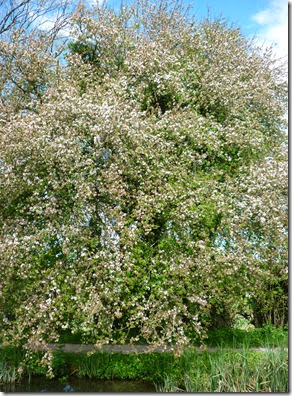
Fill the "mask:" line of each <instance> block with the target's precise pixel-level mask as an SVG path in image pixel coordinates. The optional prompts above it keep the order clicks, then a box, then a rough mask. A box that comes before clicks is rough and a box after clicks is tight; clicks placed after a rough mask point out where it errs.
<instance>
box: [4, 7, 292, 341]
mask: <svg viewBox="0 0 292 396" xmlns="http://www.w3.org/2000/svg"><path fill="white" fill-rule="evenodd" d="M71 25H72V32H71V41H70V44H69V46H68V50H67V52H66V53H64V54H63V61H62V62H57V61H56V59H55V58H54V57H53V56H51V55H50V54H48V53H47V52H46V51H45V50H44V48H45V47H46V45H45V44H46V43H45V41H44V40H41V41H35V38H34V39H31V40H30V39H29V37H28V38H27V40H28V41H27V42H28V46H27V47H23V46H22V45H20V44H19V45H16V46H15V45H14V43H13V42H10V43H4V42H2V43H1V46H6V47H5V48H6V50H7V51H9V50H11V48H12V49H13V51H15V53H16V54H17V53H21V62H22V63H21V64H15V80H16V81H18V80H17V79H18V78H20V81H19V82H18V84H20V85H21V84H22V82H23V80H21V78H22V76H23V75H22V74H17V70H18V69H19V68H26V69H25V70H27V72H28V73H29V75H30V76H31V78H32V79H33V81H34V85H33V86H34V87H35V89H36V91H35V92H36V94H35V95H33V93H32V92H31V91H30V92H29V95H28V94H27V93H26V92H23V95H24V96H25V101H26V105H25V106H19V103H18V102H17V98H15V99H14V97H13V92H12V94H11V97H10V99H9V101H8V103H7V102H5V101H2V103H1V110H3V116H2V117H1V118H0V182H1V190H0V208H1V210H0V223H1V227H0V257H1V259H0V271H1V288H0V300H1V303H0V318H1V337H2V339H3V340H5V341H7V342H14V343H17V344H25V345H26V346H27V347H28V348H29V347H32V346H33V345H39V344H40V343H41V344H46V343H47V342H50V341H57V340H58V339H59V336H60V334H62V332H64V331H70V332H72V333H77V332H78V333H81V335H82V336H83V339H84V340H85V341H87V342H92V341H94V342H98V343H113V342H119V343H124V342H134V341H137V340H138V339H141V338H143V339H144V340H145V341H146V342H149V343H160V344H163V343H176V344H178V345H186V344H188V343H189V342H190V341H191V340H192V339H194V337H199V338H201V337H203V336H204V334H205V330H206V328H207V327H208V326H210V325H211V324H212V321H213V324H214V323H216V320H217V319H218V318H220V315H221V316H222V317H224V320H227V319H228V320H230V321H232V319H233V318H234V315H235V314H236V313H238V312H245V311H246V312H248V311H247V310H248V309H254V312H253V314H254V316H255V318H261V323H263V322H264V321H266V322H267V321H271V322H272V323H275V324H277V325H283V324H284V323H285V321H286V320H287V316H286V315H287V301H286V298H287V263H286V260H287V259H286V255H287V159H286V157H287V147H286V134H285V119H284V117H283V115H284V114H285V106H286V95H287V89H286V83H285V81H284V80H283V78H282V76H283V74H282V70H281V69H280V67H279V66H278V63H277V62H276V61H275V60H274V59H273V57H272V56H271V53H270V52H269V51H266V52H263V51H261V50H260V49H259V48H257V47H256V46H255V45H254V44H253V43H252V42H249V41H247V40H246V39H245V38H244V36H243V35H242V34H241V32H240V30H239V29H237V28H233V27H229V26H228V25H227V24H226V23H225V22H224V21H222V20H214V21H211V20H209V19H207V20H205V21H203V22H200V23H196V22H195V21H194V20H193V19H192V18H191V16H190V14H185V13H184V8H183V7H182V6H181V5H180V4H179V3H176V2H174V3H168V2H167V1H164V0H162V1H160V2H159V3H151V2H149V1H148V0H141V1H140V0H139V1H138V2H136V3H135V4H134V5H125V6H124V7H122V8H121V9H120V11H119V12H114V11H113V10H111V9H109V8H108V7H107V6H100V7H97V8H96V9H94V10H93V11H92V10H91V11H89V10H86V9H84V8H83V7H82V6H79V8H78V9H77V10H76V12H75V14H74V17H73V18H72V21H71ZM9 46H10V47H9ZM8 47H9V48H10V49H9V48H8ZM18 59H20V58H18ZM19 62H20V60H19ZM23 65H24V66H23ZM27 80H28V79H26V80H25V81H26V82H25V84H27ZM1 89H2V87H1ZM3 89H4V88H3ZM6 89H7V86H6ZM39 98H41V100H38V99H39ZM23 100H24V99H23ZM13 103H18V105H17V106H13ZM216 318H217V319H216Z"/></svg>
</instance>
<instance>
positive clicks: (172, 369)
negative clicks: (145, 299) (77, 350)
mask: <svg viewBox="0 0 292 396" xmlns="http://www.w3.org/2000/svg"><path fill="white" fill-rule="evenodd" d="M12 351H13V349H11V348H10V351H8V350H7V348H2V349H1V353H0V382H1V383H4V382H5V383H13V382H17V381H18V380H20V378H21V377H20V374H19V372H18V368H19V366H20V362H21V357H22V354H23V352H22V351H21V350H20V349H16V348H14V352H13V353H12V354H11V352H12ZM9 352H10V354H9ZM38 357H39V354H35V359H34V358H32V361H31V362H30V363H29V364H28V365H27V366H24V372H23V376H32V375H44V374H45V369H44V368H43V367H40V366H39V365H38V364H37V358H38ZM53 367H54V374H55V376H56V377H57V378H59V379H60V380H62V379H64V378H68V377H70V376H76V377H80V378H96V379H101V380H104V379H123V380H125V379H129V380H146V381H151V382H154V383H155V384H156V388H157V390H158V391H159V392H177V391H186V392H288V353H287V351H286V350H285V349H284V348H280V349H279V350H278V351H277V352H275V351H270V352H255V351H251V350H249V349H246V348H242V349H240V350H239V351H234V350H232V349H230V350H226V349H219V350H218V351H217V352H213V353H208V352H203V353H201V354H199V353H197V352H196V351H195V350H188V351H186V352H185V353H184V354H183V355H181V356H175V355H173V354H167V353H164V354H163V353H149V354H139V355H138V354H120V353H115V354H107V353H95V354H92V355H90V356H88V355H83V354H69V353H60V352H56V353H54V359H53Z"/></svg>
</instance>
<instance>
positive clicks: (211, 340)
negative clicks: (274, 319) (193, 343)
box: [206, 325, 288, 348]
mask: <svg viewBox="0 0 292 396" xmlns="http://www.w3.org/2000/svg"><path fill="white" fill-rule="evenodd" d="M206 344H207V345H208V346H214V347H226V348H227V347H230V348H241V347H245V348H248V347H266V348H271V347H287V345H288V328H284V329H277V328H276V327H274V326H271V325H266V326H264V327H262V328H254V329H249V330H242V329H236V328H226V329H215V330H210V331H209V332H208V339H207V340H206Z"/></svg>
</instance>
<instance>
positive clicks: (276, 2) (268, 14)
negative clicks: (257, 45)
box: [252, 0, 288, 58]
mask: <svg viewBox="0 0 292 396" xmlns="http://www.w3.org/2000/svg"><path fill="white" fill-rule="evenodd" d="M252 20H253V21H254V22H256V23H257V24H258V25H259V29H258V33H257V36H258V39H259V41H260V42H264V43H265V44H267V45H271V44H275V48H274V52H275V55H276V57H277V58H283V57H287V56H288V1H287V0H269V1H268V2H267V7H266V8H265V9H263V10H262V11H260V12H258V13H257V14H254V15H253V16H252Z"/></svg>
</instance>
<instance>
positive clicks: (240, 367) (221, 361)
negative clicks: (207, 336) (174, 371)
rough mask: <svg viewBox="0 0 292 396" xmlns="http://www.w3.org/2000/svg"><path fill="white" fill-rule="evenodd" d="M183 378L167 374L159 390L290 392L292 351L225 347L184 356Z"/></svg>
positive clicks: (190, 352) (189, 353)
mask: <svg viewBox="0 0 292 396" xmlns="http://www.w3.org/2000/svg"><path fill="white" fill-rule="evenodd" d="M181 368H182V371H183V372H184V375H183V378H182V379H180V380H176V381H175V380H174V378H171V377H169V376H166V377H165V380H164V383H163V384H160V385H158V386H157V390H158V391H159V392H176V391H177V390H178V389H179V390H183V391H186V392H288V353H287V351H286V350H285V349H280V350H279V351H277V352H272V351H271V352H253V351H249V350H248V349H245V348H243V349H241V350H240V351H232V350H229V351H228V350H227V351H226V349H224V350H223V349H222V350H219V351H218V352H215V353H207V352H205V353H203V354H201V355H200V354H198V353H196V352H194V351H193V352H192V351H187V352H186V353H185V354H184V355H183V356H182V357H181ZM176 389H177V390H176Z"/></svg>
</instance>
